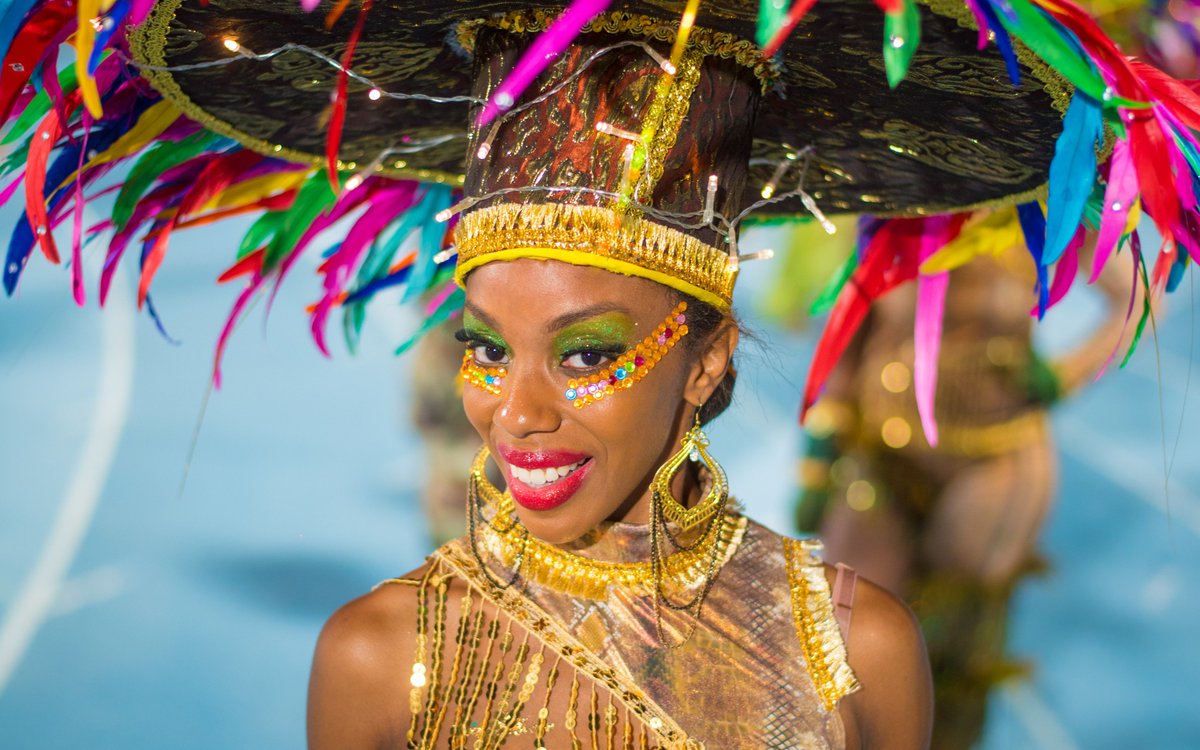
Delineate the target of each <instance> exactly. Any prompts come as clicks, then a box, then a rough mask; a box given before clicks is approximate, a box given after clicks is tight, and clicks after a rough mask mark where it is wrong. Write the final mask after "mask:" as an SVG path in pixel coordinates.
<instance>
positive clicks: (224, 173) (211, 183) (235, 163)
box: [138, 149, 264, 308]
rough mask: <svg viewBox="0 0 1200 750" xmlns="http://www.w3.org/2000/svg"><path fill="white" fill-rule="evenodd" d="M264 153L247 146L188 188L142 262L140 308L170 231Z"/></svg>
mask: <svg viewBox="0 0 1200 750" xmlns="http://www.w3.org/2000/svg"><path fill="white" fill-rule="evenodd" d="M263 158H264V157H263V156H262V155H260V154H257V153H255V152H253V151H250V150H248V149H242V150H239V151H235V152H233V153H232V154H228V155H225V156H222V157H220V158H219V159H217V160H215V161H213V162H212V163H211V164H209V165H208V166H207V167H205V168H204V171H203V172H201V173H200V175H199V176H198V177H197V178H196V182H195V184H193V185H192V187H191V188H190V189H189V190H188V193H187V195H185V196H184V198H183V200H182V201H181V202H180V204H179V211H178V212H177V213H176V214H175V216H174V218H172V219H171V222H170V224H168V225H167V227H166V228H165V229H163V230H162V232H161V233H160V234H159V235H158V236H157V237H155V238H154V245H153V246H151V248H150V252H149V253H147V254H146V259H145V261H144V262H143V263H142V277H141V279H140V280H139V281H138V307H139V308H141V306H142V305H143V304H145V302H146V295H147V294H148V293H149V292H150V282H151V281H153V279H154V274H156V273H157V272H158V267H159V266H161V265H162V261H163V256H164V255H166V252H167V243H168V241H169V240H170V239H171V231H172V230H173V229H175V227H176V226H177V225H178V224H179V223H180V222H181V221H183V220H184V219H186V218H187V216H188V214H190V213H192V212H193V211H196V210H198V209H200V208H201V207H202V206H204V204H206V203H208V202H209V201H210V200H211V199H212V198H213V197H214V196H216V195H219V194H220V193H222V192H223V191H224V190H225V189H226V188H228V187H229V186H230V185H232V184H233V183H235V182H237V181H238V179H239V178H240V177H242V176H243V175H244V174H245V173H246V172H247V171H249V170H250V168H252V167H253V166H255V165H256V164H258V163H259V162H260V161H262V160H263Z"/></svg>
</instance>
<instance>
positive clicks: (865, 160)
mask: <svg viewBox="0 0 1200 750" xmlns="http://www.w3.org/2000/svg"><path fill="white" fill-rule="evenodd" d="M318 6H319V7H318ZM67 41H71V42H73V44H74V47H75V60H74V62H73V63H72V64H69V65H68V66H66V67H65V68H64V70H63V71H62V72H61V73H58V72H57V68H58V65H57V63H58V61H59V54H60V53H59V48H60V45H61V44H62V43H64V42H67ZM0 51H2V52H3V53H4V58H3V60H4V62H3V68H2V76H0V116H2V117H4V118H5V120H6V121H7V122H8V123H9V129H8V132H7V134H6V135H5V142H6V143H8V144H10V145H12V147H13V150H12V151H11V153H10V155H9V157H8V159H7V161H6V162H5V163H4V164H3V166H2V167H0V170H2V171H3V174H4V175H7V176H8V177H9V179H10V182H9V184H8V187H7V189H6V190H5V192H4V194H3V197H11V196H12V195H13V194H14V193H16V192H17V191H18V190H20V188H21V186H22V185H23V187H24V191H23V192H24V196H25V201H26V218H25V220H23V221H22V222H21V223H20V224H19V225H18V226H17V227H16V229H15V231H14V233H13V236H12V239H11V241H10V244H9V248H8V253H7V258H6V262H5V268H4V283H5V287H6V289H7V290H8V291H9V292H10V293H11V292H12V291H13V290H14V289H15V287H16V285H17V283H18V280H19V277H20V274H21V271H22V269H23V268H24V266H25V263H26V262H27V260H28V259H29V257H30V255H31V253H32V252H33V249H34V247H35V246H37V247H40V248H41V251H42V253H43V254H44V255H45V256H46V257H48V258H49V259H51V260H53V261H57V260H58V259H59V256H60V253H59V250H58V246H57V243H56V241H55V238H54V229H55V228H56V227H57V226H58V225H60V224H62V223H64V222H65V223H71V222H74V224H75V232H74V233H73V237H72V241H71V255H72V256H74V257H75V258H76V260H77V261H78V258H79V253H80V248H81V246H82V244H83V242H84V241H85V240H87V239H88V238H90V237H92V236H95V235H99V234H101V233H110V235H111V236H110V238H109V240H108V253H107V257H106V261H105V264H104V269H103V271H102V275H101V279H100V297H101V300H103V297H104V295H105V294H106V292H107V288H108V282H109V279H110V278H111V274H112V273H113V272H114V269H115V268H116V267H117V265H118V263H119V262H120V261H121V259H122V257H123V256H124V254H125V253H126V251H127V249H128V248H129V247H130V246H131V245H134V244H136V245H137V246H139V248H140V252H139V253H138V256H139V262H140V264H141V284H140V287H139V302H148V301H149V299H150V284H151V280H152V279H153V276H154V273H155V272H156V270H157V269H158V268H159V266H160V265H161V263H162V262H163V261H164V257H165V252H166V249H167V246H168V242H169V238H170V236H171V234H172V232H173V231H174V230H176V229H181V228H185V227H189V226H194V225H197V224H203V223H210V222H213V221H216V220H219V219H222V218H224V217H226V216H229V215H233V214H242V213H251V212H252V213H258V214H259V215H260V216H259V218H258V220H257V221H256V222H255V223H254V224H253V226H252V227H251V229H250V230H249V232H248V233H247V235H246V236H245V238H244V239H243V241H242V242H241V245H240V247H239V248H238V249H237V258H236V262H235V264H234V265H233V266H232V267H230V268H229V269H228V270H227V271H226V273H225V274H224V275H223V277H222V278H223V280H227V281H228V280H232V279H241V280H243V283H244V286H243V288H242V290H241V292H240V294H239V295H238V297H237V299H236V301H235V304H234V308H233V311H232V313H231V315H230V319H229V321H228V322H227V324H226V328H225V335H227V334H228V332H229V331H230V330H231V329H232V325H233V322H234V321H235V320H236V319H237V318H238V316H240V315H241V314H242V312H243V310H244V309H245V307H246V305H247V303H248V302H249V301H250V299H252V298H253V297H254V296H255V295H257V294H259V293H262V292H264V291H268V290H269V288H270V285H271V284H278V283H279V282H281V281H282V279H283V278H285V277H286V275H287V274H288V272H289V271H290V269H291V268H292V267H293V266H294V264H295V261H296V259H297V258H298V257H299V256H300V255H301V254H302V253H304V252H305V251H308V250H319V251H323V252H324V253H325V259H324V261H323V263H322V264H321V276H322V291H321V294H320V297H319V299H318V300H317V302H316V303H315V304H314V305H313V308H312V327H313V333H314V336H315V337H316V340H317V343H318V345H319V346H321V348H322V349H323V350H324V349H326V343H325V338H324V336H325V333H324V331H325V324H326V320H327V318H328V315H329V314H330V313H331V312H332V311H333V310H334V309H336V308H339V307H340V308H342V309H343V310H344V312H345V315H346V318H345V319H346V326H345V330H346V333H347V336H348V339H349V340H350V341H351V342H353V341H354V340H355V337H356V336H357V331H358V329H359V327H360V326H361V323H362V318H363V314H364V305H365V304H366V302H367V301H368V300H369V299H370V298H371V297H372V296H373V295H374V294H376V293H378V292H379V291H380V290H382V289H384V288H387V287H389V286H396V285H405V286H406V292H405V294H406V296H409V297H415V296H417V295H419V294H420V293H422V292H426V291H429V290H433V291H434V294H433V295H432V297H431V298H430V297H428V296H426V297H424V299H425V300H427V301H425V302H423V303H422V304H426V305H428V308H427V313H428V316H427V320H428V323H427V324H428V325H432V324H433V323H435V322H437V321H439V320H442V319H444V318H446V317H447V316H449V315H451V314H453V312H454V311H455V310H456V309H457V308H458V307H459V306H460V305H461V292H460V291H459V290H458V286H457V285H458V284H461V283H462V282H463V279H464V278H465V276H466V275H467V274H469V272H470V271H471V270H472V269H474V268H476V267H478V266H479V265H481V264H484V263H488V262H493V261H503V260H507V259H511V258H515V257H539V258H549V259H555V260H561V261H565V262H570V263H577V264H584V265H591V266H597V267H601V268H605V269H608V270H611V271H614V272H618V273H625V274H631V275H637V276H642V277H645V278H650V279H653V280H655V281H658V282H660V283H663V284H666V285H668V286H670V287H672V288H675V289H678V290H680V291H683V292H686V293H688V294H690V295H692V296H694V297H697V298H699V299H702V300H704V301H706V302H709V303H710V304H713V305H714V306H717V307H719V308H726V307H728V306H729V304H730V302H731V299H732V292H733V284H734V280H735V278H736V275H737V270H738V267H739V264H740V262H742V261H743V260H745V257H744V256H743V255H742V254H741V253H740V251H739V249H738V242H737V238H738V231H739V229H740V228H742V227H743V226H745V225H746V224H747V223H748V222H753V221H763V220H781V219H801V220H808V219H813V218H815V219H817V220H818V221H821V222H822V223H826V220H825V215H826V214H827V213H853V212H870V213H873V214H881V215H894V216H910V217H928V216H934V215H941V214H944V213H947V212H955V211H962V210H964V209H971V208H977V207H999V206H1005V205H1012V204H1021V205H1022V206H1023V208H1022V214H1021V215H1022V216H1023V217H1026V218H1027V220H1026V221H1023V222H1022V227H1023V228H1025V230H1026V233H1027V235H1034V236H1032V237H1031V238H1030V239H1031V241H1030V247H1031V249H1033V250H1034V251H1035V254H1036V260H1037V262H1038V264H1039V267H1041V268H1043V269H1047V268H1050V267H1051V266H1052V265H1053V264H1054V262H1055V261H1056V260H1057V259H1058V257H1059V256H1060V255H1061V254H1062V253H1063V252H1064V251H1065V250H1066V249H1067V247H1068V245H1069V244H1070V242H1071V240H1072V238H1074V237H1075V235H1076V233H1077V230H1078V228H1079V227H1080V225H1081V224H1090V225H1093V226H1095V227H1096V228H1098V229H1099V230H1100V232H1101V235H1102V236H1103V237H1105V238H1107V241H1108V242H1109V245H1110V246H1114V245H1116V244H1117V243H1119V242H1120V241H1121V239H1122V235H1124V234H1125V232H1124V230H1125V224H1126V218H1127V217H1128V216H1129V215H1130V214H1129V212H1130V209H1131V207H1133V206H1135V205H1140V207H1141V208H1142V209H1144V210H1145V211H1147V212H1148V213H1150V215H1151V216H1152V217H1153V218H1154V220H1155V222H1156V223H1157V224H1158V226H1159V229H1160V231H1161V232H1162V234H1163V236H1164V238H1165V239H1166V241H1167V246H1166V251H1165V252H1164V253H1162V254H1161V257H1160V258H1159V260H1158V263H1159V267H1158V270H1157V271H1156V273H1155V278H1156V279H1160V280H1161V279H1165V278H1166V277H1167V276H1169V275H1170V274H1171V273H1172V272H1173V269H1175V268H1176V267H1182V265H1183V264H1185V263H1186V258H1187V256H1188V254H1191V255H1192V257H1193V258H1195V257H1200V236H1198V230H1200V222H1198V221H1197V218H1198V217H1197V203H1196V193H1195V184H1196V182H1195V181H1196V175H1197V173H1198V168H1200V145H1198V144H1197V141H1196V140H1195V137H1194V135H1193V132H1192V128H1194V127H1198V126H1200V97H1197V95H1196V94H1195V93H1194V92H1193V90H1192V88H1191V87H1190V86H1189V85H1187V84H1184V83H1181V82H1179V81H1176V80H1174V79H1171V78H1170V77H1168V76H1166V75H1164V74H1162V73H1160V72H1159V71H1158V70H1157V69H1155V68H1153V67H1151V66H1149V65H1146V64H1144V63H1141V62H1138V61H1135V60H1132V59H1129V58H1127V57H1126V56H1125V55H1124V54H1123V53H1122V52H1121V50H1120V49H1119V48H1118V47H1117V46H1116V45H1115V44H1114V43H1113V42H1111V41H1110V40H1109V39H1108V38H1107V37H1105V36H1104V34H1103V33H1101V32H1100V30H1099V28H1098V27H1097V26H1096V24H1095V23H1094V22H1093V21H1092V20H1091V18H1090V17H1089V16H1088V15H1087V14H1086V13H1084V12H1083V11H1081V10H1080V9H1079V8H1078V7H1077V6H1075V5H1073V4H1071V3H1070V2H1069V1H1068V0H928V1H927V2H925V1H922V2H917V1H916V0H874V2H872V1H871V0H838V1H837V2H833V1H832V0H825V1H824V2H820V3H817V2H815V1H814V0H796V1H795V2H791V3H788V2H785V1H784V0H763V2H761V3H757V2H749V1H748V0H741V1H738V0H705V1H704V2H698V1H697V0H688V1H687V2H672V1H670V0H652V1H646V2H607V1H604V0H575V1H574V2H571V3H569V4H557V5H556V4H548V5H540V6H539V5H530V4H527V3H523V2H501V1H491V2H483V3H479V2H476V3H465V2H454V1H451V0H426V2H421V3H409V2H404V1H402V0H387V1H382V0H360V2H358V3H350V2H349V0H340V1H339V2H336V3H331V4H328V5H321V4H320V3H317V2H314V1H313V0H304V1H303V2H301V3H299V4H297V3H296V1H295V0H266V1H263V0H255V1H253V2H251V1H250V0H209V1H208V2H199V1H198V0H196V1H194V2H193V1H192V0H163V1H161V2H150V1H149V0H118V1H117V2H110V1H106V2H101V0H42V1H40V2H39V1H36V0H18V1H17V2H11V3H7V4H5V6H4V7H3V10H2V11H0ZM110 191H115V196H113V198H112V201H111V210H110V218H109V220H107V221H105V222H104V223H102V224H100V225H98V226H90V227H85V226H82V225H80V223H79V222H80V221H81V216H82V214H81V213H79V212H77V211H73V210H72V208H73V207H77V206H79V205H81V204H82V202H83V201H85V200H89V199H94V198H97V197H98V196H100V195H102V194H104V193H106V192H110ZM1038 200H1042V201H1044V204H1045V206H1046V209H1045V212H1043V209H1042V208H1041V207H1040V204H1039V203H1038V202H1037V201H1038ZM72 217H74V218H72ZM346 219H351V220H352V222H351V223H350V224H349V227H350V228H349V230H348V231H346V232H344V233H342V234H340V235H338V236H336V237H330V235H329V231H328V230H330V229H331V228H334V227H335V226H336V227H344V226H346V224H345V223H344V222H343V220H346ZM951 224H952V222H950V223H947V222H939V221H931V222H927V223H926V224H925V225H923V226H928V227H932V229H929V230H928V231H927V232H923V234H922V236H921V238H920V239H919V240H918V241H919V242H925V243H927V244H928V247H929V248H934V247H935V245H936V243H937V242H938V241H939V240H941V241H944V240H946V239H948V238H949V236H950V235H949V234H947V232H949V231H950V230H949V229H947V227H950V226H951ZM1112 227H1117V229H1112ZM939 233H940V234H939ZM410 238H417V239H416V240H415V246H414V243H413V242H409V241H408V240H410ZM923 247H924V245H923ZM1105 252H1106V249H1105V248H1102V249H1101V254H1102V255H1103V254H1104V253H1105ZM880 273H881V274H883V275H884V276H887V275H888V274H890V276H889V278H893V280H895V279H901V278H911V277H912V276H914V275H915V271H914V269H911V268H895V269H892V270H891V271H888V269H882V270H881V271H880ZM72 279H73V282H74V283H73V289H74V294H75V298H76V300H77V301H78V302H79V303H81V304H82V303H83V301H84V298H85V289H86V285H85V283H84V279H83V278H82V268H81V264H80V263H78V262H75V263H74V264H73V265H72ZM430 299H431V301H428V300H430ZM147 306H148V307H149V308H150V310H151V314H153V307H152V305H147ZM225 335H223V336H222V339H221V342H222V344H223V342H224V339H225Z"/></svg>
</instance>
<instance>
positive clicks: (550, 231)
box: [454, 203, 737, 311]
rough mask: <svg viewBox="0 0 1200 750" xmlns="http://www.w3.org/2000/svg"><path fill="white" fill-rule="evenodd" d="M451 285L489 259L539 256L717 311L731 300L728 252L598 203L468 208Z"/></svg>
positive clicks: (457, 232)
mask: <svg viewBox="0 0 1200 750" xmlns="http://www.w3.org/2000/svg"><path fill="white" fill-rule="evenodd" d="M454 238H455V246H456V248H457V250H458V266H457V268H456V269H455V271H454V280H455V281H457V282H458V284H459V285H460V286H461V285H462V284H463V280H464V279H465V278H466V276H467V274H468V273H470V272H471V271H472V270H474V269H475V268H478V267H479V266H481V265H484V264H485V263H489V262H491V261H494V260H515V259H517V258H544V259H550V260H561V261H564V262H567V263H572V264H574V265H584V266H595V267H598V268H603V269H605V270H608V271H613V272H614V273H621V274H625V275H628V276H640V277H642V278H646V279H650V280H651V281H656V282H658V283H660V284H664V285H666V286H668V287H671V288H672V289H675V290H677V291H681V292H683V293H685V294H690V295H692V296H693V297H696V298H697V299H700V300H701V301H703V302H707V303H709V304H711V305H714V306H715V307H717V308H718V309H719V310H722V311H724V310H728V309H729V307H730V304H731V302H732V300H733V284H734V280H735V279H736V278H737V267H736V265H735V264H734V263H732V262H731V261H730V258H729V254H728V253H725V252H722V251H721V250H718V249H717V248H715V247H713V246H711V245H707V244H705V243H703V242H701V241H700V240H698V239H696V238H695V237H692V236H690V235H687V234H684V233H683V232H681V231H679V230H677V229H672V228H670V227H665V226H662V225H660V224H656V223H654V222H652V221H647V220H645V219H641V218H638V217H633V216H622V215H621V214H618V213H616V212H614V211H612V210H610V209H607V208H600V207H598V206H576V205H570V204H563V203H537V204H521V203H504V204H500V205H497V206H489V207H487V208H481V209H477V210H474V211H472V212H471V213H468V214H466V215H465V216H463V218H462V220H461V221H460V222H459V223H458V226H457V227H455V229H454Z"/></svg>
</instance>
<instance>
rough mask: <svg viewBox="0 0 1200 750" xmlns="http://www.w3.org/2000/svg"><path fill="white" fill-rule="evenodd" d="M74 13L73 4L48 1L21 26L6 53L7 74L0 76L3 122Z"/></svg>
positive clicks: (0, 119) (0, 120) (0, 105)
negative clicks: (19, 31)
mask: <svg viewBox="0 0 1200 750" xmlns="http://www.w3.org/2000/svg"><path fill="white" fill-rule="evenodd" d="M75 15H76V10H75V7H74V5H73V4H70V3H48V4H46V5H44V6H42V9H41V10H39V11H38V12H37V13H36V14H34V16H33V17H32V18H30V19H29V20H28V21H27V22H26V23H25V25H24V26H22V27H21V33H20V34H18V35H17V38H16V39H14V40H13V43H12V46H11V47H9V48H8V54H6V55H5V56H4V75H3V76H0V122H6V121H7V120H8V117H9V115H11V114H12V111H13V105H14V104H15V103H16V101H17V98H18V97H19V96H20V95H21V92H22V91H24V90H25V86H26V84H28V83H29V79H30V78H31V77H32V76H33V71H34V70H35V69H36V68H37V66H38V63H40V62H41V61H42V58H43V57H44V56H45V55H46V53H47V52H49V51H50V49H49V48H50V47H52V46H53V43H54V41H55V39H56V38H57V37H58V36H59V34H60V33H61V32H62V30H63V28H64V27H66V25H67V24H68V23H70V22H71V21H73V20H74V19H75ZM51 74H53V72H52V73H51Z"/></svg>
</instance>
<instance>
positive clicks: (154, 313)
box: [146, 294, 183, 346]
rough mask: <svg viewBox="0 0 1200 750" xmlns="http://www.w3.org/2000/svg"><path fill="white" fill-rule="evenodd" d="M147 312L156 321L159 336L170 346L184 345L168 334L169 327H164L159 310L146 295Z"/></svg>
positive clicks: (155, 325)
mask: <svg viewBox="0 0 1200 750" xmlns="http://www.w3.org/2000/svg"><path fill="white" fill-rule="evenodd" d="M146 312H148V313H150V319H151V320H153V321H154V327H155V328H157V329H158V333H159V335H161V336H162V337H163V338H164V339H166V342H167V343H168V344H170V345H172V346H180V345H181V344H182V343H183V342H182V341H180V340H179V339H177V338H175V337H174V336H172V335H171V334H170V333H168V332H167V327H166V326H165V325H163V321H162V317H160V316H159V314H158V310H157V309H156V308H155V307H154V300H153V299H151V298H150V295H149V294H147V295H146Z"/></svg>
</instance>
